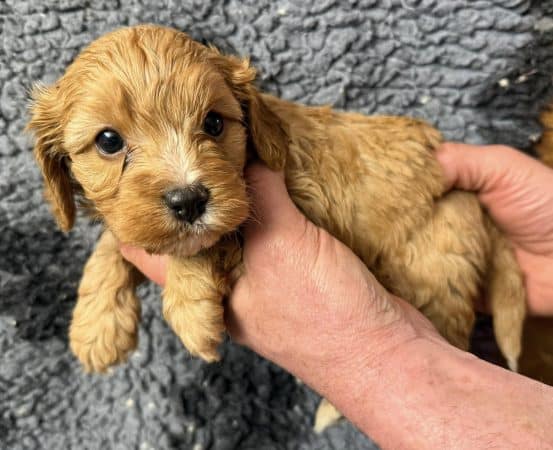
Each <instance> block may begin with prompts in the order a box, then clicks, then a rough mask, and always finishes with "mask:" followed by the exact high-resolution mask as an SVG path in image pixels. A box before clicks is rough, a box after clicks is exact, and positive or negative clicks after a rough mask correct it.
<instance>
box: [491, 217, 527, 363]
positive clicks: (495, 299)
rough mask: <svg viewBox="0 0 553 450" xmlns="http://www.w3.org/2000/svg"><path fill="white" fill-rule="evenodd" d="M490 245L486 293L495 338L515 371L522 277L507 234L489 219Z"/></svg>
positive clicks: (519, 341) (523, 308) (522, 316)
mask: <svg viewBox="0 0 553 450" xmlns="http://www.w3.org/2000/svg"><path fill="white" fill-rule="evenodd" d="M488 228H489V229H490V235H491V236H492V242H493V249H492V257H491V266H490V270H489V275H488V278H489V279H488V297H489V302H490V309H491V312H492V315H493V328H494V333H495V339H496V341H497V345H498V346H499V348H500V350H501V353H503V356H504V357H505V359H506V360H507V365H508V366H509V369H511V370H512V371H513V372H517V371H518V360H519V358H520V354H521V352H522V335H523V329H524V319H525V317H526V290H525V288H524V278H523V276H522V273H521V271H520V269H519V266H518V264H517V261H516V258H515V255H514V253H513V251H512V249H511V247H510V246H509V244H508V242H507V240H506V238H505V237H504V236H502V235H501V234H500V233H499V231H498V230H497V228H496V227H495V226H494V225H493V224H492V223H491V221H489V227H488Z"/></svg>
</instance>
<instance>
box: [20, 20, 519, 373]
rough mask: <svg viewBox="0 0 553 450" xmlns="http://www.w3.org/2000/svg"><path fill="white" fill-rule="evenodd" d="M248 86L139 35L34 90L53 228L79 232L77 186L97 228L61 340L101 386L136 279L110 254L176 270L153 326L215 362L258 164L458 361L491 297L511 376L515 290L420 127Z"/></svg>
mask: <svg viewBox="0 0 553 450" xmlns="http://www.w3.org/2000/svg"><path fill="white" fill-rule="evenodd" d="M254 79H255V70H254V69H253V68H251V67H250V65H249V63H248V61H244V60H240V59H238V58H236V57H231V56H224V55H222V54H220V53H219V52H218V51H217V50H215V49H214V48H210V47H205V46H203V45H201V44H199V43H196V42H194V41H193V40H191V39H190V38H189V37H188V36H186V35H185V34H184V33H181V32H178V31H175V30H171V29H167V28H162V27H157V26H151V25H146V26H137V27H132V28H125V29H121V30H118V31H116V32H113V33H110V34H108V35H105V36H103V37H102V38H100V39H98V40H97V41H95V42H94V43H92V44H91V45H90V46H89V47H88V48H86V49H85V50H84V51H83V52H82V53H81V54H80V55H79V56H78V57H77V59H76V60H75V61H74V62H73V63H72V64H71V66H70V67H69V68H68V69H67V71H66V73H65V74H64V76H63V77H62V78H61V79H60V80H59V81H58V82H57V83H56V85H55V86H52V87H50V88H39V89H37V90H36V91H35V95H34V98H35V101H34V105H33V107H32V119H31V122H30V124H29V127H30V128H31V129H32V130H33V131H34V133H35V136H36V146H35V155H36V157H37V161H38V163H39V165H40V167H41V168H42V171H43V174H44V177H45V188H46V192H47V197H48V199H49V200H50V202H51V203H52V204H53V207H54V208H53V210H54V214H55V215H56V217H57V219H58V222H59V224H60V227H61V228H62V229H64V230H68V229H69V228H70V227H71V226H72V224H73V222H74V216H75V204H74V200H73V197H74V194H75V189H74V186H75V184H76V185H77V186H78V187H79V190H80V191H82V195H83V196H84V197H85V198H86V199H87V201H88V202H89V203H90V204H91V205H92V214H94V215H95V216H96V217H98V218H101V219H102V220H103V221H104V223H105V225H106V231H105V232H104V236H103V237H102V238H101V240H100V242H99V244H98V247H97V249H96V251H95V252H94V254H93V255H92V256H91V259H90V261H89V263H88V264H87V266H86V267H85V272H84V274H83V280H82V282H81V288H80V291H79V300H78V303H77V306H76V308H75V313H74V318H73V323H72V326H71V333H70V339H71V347H72V349H73V351H74V352H75V354H76V355H77V357H78V358H79V359H80V360H81V361H82V362H83V364H84V365H85V367H87V368H88V369H90V370H97V371H102V370H105V368H106V367H108V366H109V365H111V364H114V363H117V362H120V361H123V360H124V359H125V358H126V356H127V354H128V352H129V351H131V350H132V349H133V348H134V346H135V344H136V323H137V321H138V319H139V307H138V303H137V301H136V299H135V297H134V294H133V290H134V288H135V286H136V284H137V280H138V277H137V276H135V275H136V271H135V269H132V268H131V267H130V266H128V264H126V263H125V262H124V261H123V260H122V259H121V256H120V255H119V252H118V248H117V241H120V242H124V243H127V244H132V245H135V246H139V247H143V248H145V249H146V250H147V251H149V252H154V253H168V254H169V255H170V263H169V268H168V275H167V284H166V287H165V291H164V294H163V296H164V300H163V301H164V306H163V312H164V316H165V317H166V319H167V321H168V322H169V323H170V324H171V326H172V327H173V329H174V330H175V332H176V333H177V334H178V335H179V337H180V338H181V340H182V341H183V343H184V344H185V346H186V347H187V348H188V350H189V351H190V352H191V353H192V354H193V355H199V356H201V357H203V358H204V359H206V360H208V361H212V360H215V359H216V358H217V346H218V344H219V343H220V342H221V340H222V338H223V332H224V322H223V303H222V300H223V297H224V296H225V295H226V294H227V293H228V289H229V274H230V273H232V272H233V271H234V270H235V269H237V270H239V265H240V246H239V244H238V240H237V239H235V238H233V234H234V233H235V232H236V230H237V229H238V227H239V226H240V224H242V223H243V222H244V221H245V220H246V219H247V217H248V214H249V201H248V197H247V190H246V183H245V181H244V178H243V168H244V166H245V164H246V163H247V161H248V160H249V159H250V158H252V157H259V158H260V159H261V160H263V161H264V162H265V163H266V164H267V165H268V166H269V167H271V168H272V169H275V170H281V169H284V171H285V176H286V183H287V186H288V189H289V192H290V195H291V197H292V199H293V200H294V202H295V203H296V204H297V205H298V207H299V208H300V209H301V210H302V211H303V212H304V213H305V214H306V216H307V217H308V218H309V219H311V220H312V221H313V222H314V223H315V224H317V225H319V226H321V227H324V228H325V229H327V230H328V231H329V232H330V233H332V234H333V235H334V236H336V237H337V238H339V239H340V240H341V241H343V242H344V243H346V244H347V245H348V246H349V247H350V248H351V249H352V250H353V251H354V252H355V253H356V254H357V255H358V256H359V257H360V258H361V259H362V260H363V261H364V262H365V264H366V265H367V266H368V267H369V268H370V269H371V270H372V271H373V272H374V273H375V275H376V276H377V278H378V279H379V281H380V282H381V283H382V284H383V285H384V286H385V287H386V288H387V289H389V290H390V291H392V292H393V293H395V294H397V295H400V296H401V297H403V298H405V299H406V300H408V301H410V302H411V303H412V304H413V305H415V306H416V307H417V308H419V309H420V310H421V311H422V312H423V313H424V314H425V315H426V316H427V317H428V318H429V319H430V320H431V321H432V322H433V323H434V325H435V326H436V327H437V328H438V330H439V331H440V332H441V333H442V334H443V335H444V336H445V337H446V338H447V339H448V340H449V341H450V342H452V343H453V344H455V345H456V346H458V347H460V348H462V349H467V348H468V343H469V336H470V334H471V331H472V327H473V324H474V300H475V298H476V297H477V296H478V295H479V294H480V293H481V290H482V288H483V286H487V287H488V289H489V295H490V296H491V298H492V310H493V313H494V317H495V319H496V321H495V323H496V336H497V340H498V342H499V344H500V346H501V349H502V351H503V353H504V355H505V356H506V358H507V360H508V361H509V364H510V366H511V367H512V368H516V365H517V360H518V357H519V354H520V340H521V333H522V324H523V321H524V315H525V293H524V288H523V279H522V275H521V272H520V270H519V269H518V266H517V263H516V260H515V258H514V255H513V253H512V251H511V249H510V248H509V246H508V244H507V242H506V240H505V239H504V238H503V236H502V234H501V233H500V232H499V231H498V229H497V228H496V227H495V226H494V225H493V223H492V222H491V220H490V219H489V217H488V216H487V214H486V213H485V212H484V211H483V210H482V209H481V207H480V206H479V203H478V201H477V199H476V197H475V196H474V195H473V194H470V193H466V192H460V191H453V192H450V193H446V192H444V188H443V183H442V178H441V174H440V169H439V166H438V164H437V162H436V160H435V157H434V149H435V148H436V146H437V145H438V144H439V143H440V140H441V137H440V134H439V133H438V132H437V131H436V130H434V129H433V128H432V127H430V126H429V125H427V124H426V123H424V122H422V121H419V120H415V119H410V118H405V117H366V116H363V115H359V114H353V113H346V112H339V111H335V110H332V109H330V108H321V107H307V106H304V105H299V104H293V103H290V102H287V101H284V100H281V99H278V98H276V97H273V96H270V95H265V94H262V93H260V92H259V91H258V90H257V89H256V87H255V86H254V84H253V81H254ZM210 110H214V111H217V112H218V113H220V114H221V115H222V116H223V117H224V120H225V128H224V132H223V134H222V135H221V136H220V137H217V138H213V137H210V136H208V135H206V134H205V133H203V132H202V123H203V119H204V118H205V116H206V114H207V112H208V111H210ZM106 127H109V128H113V129H116V130H117V131H118V132H119V133H120V134H121V135H122V136H124V138H125V141H126V142H127V148H126V150H125V151H124V152H121V153H120V154H118V155H114V156H112V157H106V156H102V155H100V154H99V152H98V151H97V149H96V148H95V144H94V138H95V136H96V134H97V133H98V132H99V131H100V130H102V129H104V128H106ZM198 180H199V181H201V182H202V183H203V184H204V185H205V186H207V187H208V188H209V189H210V191H211V198H210V201H209V203H208V206H207V210H206V213H205V214H204V215H203V216H202V217H201V218H200V219H199V220H198V221H197V222H196V223H194V225H190V226H185V225H183V224H182V223H178V222H177V221H176V220H175V219H174V218H173V217H172V216H171V214H170V212H169V211H168V210H167V208H166V206H165V205H164V204H163V202H162V201H161V200H160V199H161V196H162V194H163V192H164V191H166V190H167V189H169V188H173V187H178V186H186V185H187V184H191V183H193V182H196V181H198ZM93 288H94V289H93Z"/></svg>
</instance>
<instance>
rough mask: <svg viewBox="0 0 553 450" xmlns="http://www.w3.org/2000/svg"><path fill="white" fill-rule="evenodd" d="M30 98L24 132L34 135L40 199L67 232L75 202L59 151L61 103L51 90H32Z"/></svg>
mask: <svg viewBox="0 0 553 450" xmlns="http://www.w3.org/2000/svg"><path fill="white" fill-rule="evenodd" d="M32 98H33V102H32V105H31V120H30V122H29V124H28V125H27V129H28V130H31V131H33V132H34V135H35V147H34V155H35V158H36V160H37V162H38V165H39V167H40V169H41V171H42V175H43V177H44V195H45V197H46V199H47V200H48V201H49V202H50V204H51V205H52V210H53V213H54V216H55V218H56V220H57V222H58V225H59V227H60V228H61V229H62V230H63V231H69V230H70V229H71V228H72V227H73V223H74V221H75V201H74V199H73V189H72V186H71V179H70V176H69V170H68V168H67V163H66V160H67V156H66V155H65V153H64V151H63V148H62V117H63V109H64V107H63V103H62V102H61V101H60V100H59V99H58V94H57V89H56V88H55V87H52V88H45V87H42V86H36V87H35V88H34V89H33V93H32Z"/></svg>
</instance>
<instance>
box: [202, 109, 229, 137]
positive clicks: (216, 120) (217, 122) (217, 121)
mask: <svg viewBox="0 0 553 450" xmlns="http://www.w3.org/2000/svg"><path fill="white" fill-rule="evenodd" d="M223 125H224V121H223V117H222V116H221V114H218V113H216V112H213V111H209V112H208V113H207V116H205V120H204V131H205V132H206V133H207V134H209V135H210V136H213V137H216V136H219V135H220V134H221V133H222V132H223Z"/></svg>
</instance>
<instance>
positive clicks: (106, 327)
mask: <svg viewBox="0 0 553 450" xmlns="http://www.w3.org/2000/svg"><path fill="white" fill-rule="evenodd" d="M95 312H96V311H85V310H82V309H81V308H77V309H76V310H75V312H74V314H73V320H72V322H71V328H70V330H69V344H70V347H71V350H72V351H73V353H74V354H75V356H76V357H77V358H78V359H79V361H80V362H81V363H82V365H83V366H84V369H85V371H86V372H100V373H103V372H105V371H106V370H107V369H108V367H110V366H113V365H115V364H119V363H122V362H124V361H126V360H127V358H128V356H129V354H130V353H131V352H132V351H133V350H134V349H135V348H136V345H137V341H138V338H137V335H138V316H139V314H140V312H139V311H138V310H135V309H131V308H128V309H126V310H124V311H122V310H117V309H115V310H113V309H110V308H108V309H107V310H106V311H102V312H100V313H96V314H95Z"/></svg>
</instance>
